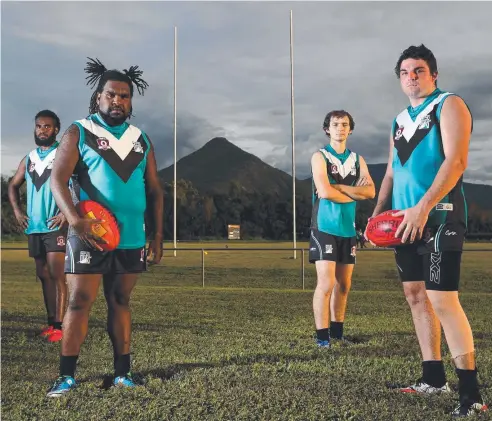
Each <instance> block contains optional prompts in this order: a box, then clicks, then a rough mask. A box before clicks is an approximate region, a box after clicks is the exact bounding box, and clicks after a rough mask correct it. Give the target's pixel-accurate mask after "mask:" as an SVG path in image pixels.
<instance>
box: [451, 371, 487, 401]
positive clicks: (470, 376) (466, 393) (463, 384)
mask: <svg viewBox="0 0 492 421" xmlns="http://www.w3.org/2000/svg"><path fill="white" fill-rule="evenodd" d="M456 374H457V375H458V391H459V395H460V402H461V403H463V402H464V401H472V402H480V403H481V402H482V397H481V395H480V392H479V390H478V380H477V369H476V368H475V370H461V369H459V368H457V369H456Z"/></svg>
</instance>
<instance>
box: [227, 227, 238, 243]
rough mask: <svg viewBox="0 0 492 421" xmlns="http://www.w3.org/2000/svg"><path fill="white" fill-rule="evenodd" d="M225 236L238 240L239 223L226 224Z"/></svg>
mask: <svg viewBox="0 0 492 421" xmlns="http://www.w3.org/2000/svg"><path fill="white" fill-rule="evenodd" d="M227 238H228V239H229V240H240V239H241V225H227Z"/></svg>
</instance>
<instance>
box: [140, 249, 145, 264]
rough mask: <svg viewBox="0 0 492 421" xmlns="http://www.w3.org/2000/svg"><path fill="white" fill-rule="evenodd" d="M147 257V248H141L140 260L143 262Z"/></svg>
mask: <svg viewBox="0 0 492 421" xmlns="http://www.w3.org/2000/svg"><path fill="white" fill-rule="evenodd" d="M144 258H145V249H144V248H143V249H142V250H140V261H141V262H143V261H144Z"/></svg>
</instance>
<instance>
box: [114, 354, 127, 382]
mask: <svg viewBox="0 0 492 421" xmlns="http://www.w3.org/2000/svg"><path fill="white" fill-rule="evenodd" d="M129 372H130V354H123V355H115V357H114V376H115V377H118V376H126V375H127V374H128V373H129Z"/></svg>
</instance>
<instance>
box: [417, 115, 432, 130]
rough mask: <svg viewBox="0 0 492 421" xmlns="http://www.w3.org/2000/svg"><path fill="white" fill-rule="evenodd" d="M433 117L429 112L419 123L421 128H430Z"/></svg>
mask: <svg viewBox="0 0 492 421" xmlns="http://www.w3.org/2000/svg"><path fill="white" fill-rule="evenodd" d="M430 122H431V117H430V115H429V114H427V115H426V116H425V117H424V118H423V119H422V121H421V122H420V124H419V129H428V128H429V126H430Z"/></svg>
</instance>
